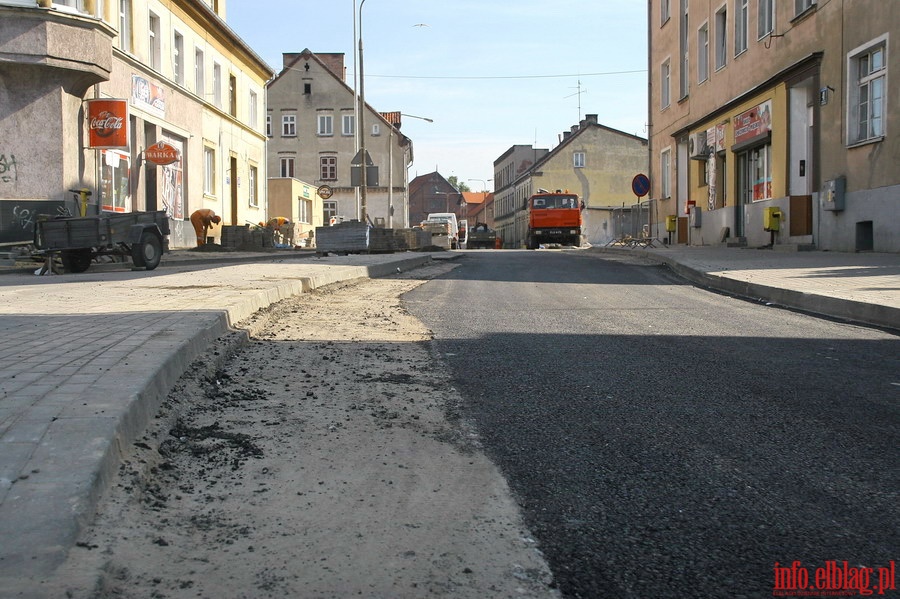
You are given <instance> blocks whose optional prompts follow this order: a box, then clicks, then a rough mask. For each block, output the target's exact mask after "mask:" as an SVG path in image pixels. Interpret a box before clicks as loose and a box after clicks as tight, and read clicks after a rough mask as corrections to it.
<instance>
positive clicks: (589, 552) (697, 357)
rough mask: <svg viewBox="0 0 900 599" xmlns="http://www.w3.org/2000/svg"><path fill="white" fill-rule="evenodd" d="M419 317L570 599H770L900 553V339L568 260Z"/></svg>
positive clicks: (496, 261) (494, 271)
mask: <svg viewBox="0 0 900 599" xmlns="http://www.w3.org/2000/svg"><path fill="white" fill-rule="evenodd" d="M404 300H405V305H406V306H407V307H408V309H409V310H410V311H411V312H412V313H413V314H414V315H415V316H417V317H419V318H421V319H422V320H423V321H424V322H425V324H426V325H427V326H428V327H429V328H431V329H432V330H433V331H434V333H435V344H436V349H437V351H438V353H439V354H440V356H441V357H442V359H444V360H446V363H447V364H448V365H449V367H450V368H451V370H452V373H453V377H454V379H455V383H456V384H457V385H458V388H459V389H460V390H461V391H462V393H463V395H464V397H465V398H466V404H465V405H464V407H463V410H464V417H466V418H469V419H471V420H472V421H473V422H474V424H475V426H476V427H477V429H478V431H479V433H480V435H481V438H482V442H483V443H484V445H485V449H486V451H487V453H488V454H489V455H490V456H491V457H492V458H493V459H494V460H495V461H496V462H497V463H498V465H499V466H500V468H501V469H502V470H503V472H504V474H505V475H506V477H507V479H508V481H509V484H510V486H511V488H512V489H513V491H514V493H515V494H516V496H517V499H518V501H519V502H520V504H521V506H522V508H523V510H524V513H525V517H526V520H527V523H528V525H529V527H530V529H531V531H532V532H533V534H534V535H535V537H536V538H537V540H538V542H539V544H540V547H541V549H542V550H543V551H544V552H545V554H546V556H547V558H548V560H549V562H550V564H551V567H552V568H553V570H554V575H555V577H556V579H557V582H558V583H559V585H560V588H561V590H562V591H563V593H564V594H565V596H567V597H585V598H602V597H615V598H617V599H625V598H635V599H638V598H641V599H643V598H647V597H656V598H666V597H672V598H676V597H677V598H685V597H698V598H700V597H702V598H713V597H723V598H725V597H728V598H739V597H771V596H772V594H773V588H774V570H773V568H774V567H775V564H776V562H778V563H779V564H780V565H788V564H791V563H792V562H794V561H796V560H799V561H800V563H801V564H802V567H803V568H807V569H808V571H809V572H810V579H811V580H812V578H813V573H814V572H815V570H816V569H817V568H821V567H824V566H825V565H826V562H827V561H832V560H837V562H838V563H841V562H842V561H843V560H847V561H848V562H849V563H850V565H851V566H853V565H856V566H859V565H865V566H868V567H873V568H878V567H887V566H889V565H890V562H891V560H896V558H897V555H898V553H900V552H898V549H900V546H898V539H900V534H898V533H900V530H898V522H900V518H898V516H900V513H898V507H897V506H898V502H897V490H898V488H900V485H898V483H900V473H898V464H900V459H898V458H900V452H898V447H900V433H898V430H900V429H898V426H897V425H898V423H900V410H898V403H897V399H898V395H900V338H898V337H897V336H896V335H894V334H891V333H886V332H883V331H879V330H876V329H871V328H865V327H859V326H854V325H848V324H841V323H837V322H832V321H829V320H826V319H820V318H816V317H812V316H808V315H805V314H800V313H796V312H791V311H788V310H782V309H778V308H775V307H767V306H765V305H764V304H760V303H753V302H747V301H744V300H739V299H734V298H731V297H728V296H725V295H720V294H716V293H711V292H708V291H704V290H701V289H698V288H695V287H692V286H690V285H687V284H685V283H684V281H682V280H680V279H678V278H676V277H674V276H672V275H671V274H670V273H669V272H668V270H667V269H666V268H665V267H660V266H648V265H645V264H641V263H639V262H637V261H635V260H633V259H629V258H627V257H624V258H618V259H617V258H615V257H613V256H606V255H603V254H600V255H596V254H594V255H589V254H583V253H582V254H578V253H572V252H562V251H538V252H527V251H509V252H471V253H467V255H465V256H464V257H463V258H462V260H461V265H460V267H459V268H456V269H455V270H453V271H452V272H451V273H449V274H448V275H446V276H444V277H443V278H441V279H436V280H434V281H432V282H430V283H429V284H428V285H425V286H422V287H420V288H418V289H416V290H415V291H413V292H411V293H409V294H407V295H406V296H405V297H404ZM876 583H877V580H876V579H875V575H874V574H873V578H872V580H870V588H872V587H875V585H876ZM891 592H893V593H896V591H891ZM876 594H877V590H876ZM888 596H890V594H888ZM895 596H896V595H895Z"/></svg>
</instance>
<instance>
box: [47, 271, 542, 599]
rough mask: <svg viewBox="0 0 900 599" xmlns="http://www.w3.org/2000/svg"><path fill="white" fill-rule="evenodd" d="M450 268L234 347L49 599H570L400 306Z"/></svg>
mask: <svg viewBox="0 0 900 599" xmlns="http://www.w3.org/2000/svg"><path fill="white" fill-rule="evenodd" d="M450 268H453V265H449V264H436V265H433V266H428V267H424V268H420V269H417V270H415V271H412V272H411V273H404V274H401V275H396V276H394V277H391V278H386V279H377V280H360V281H356V282H354V283H352V284H338V285H334V286H331V287H328V288H325V289H320V290H318V291H316V292H314V293H310V294H305V295H302V296H299V297H296V298H292V299H290V300H286V301H284V302H281V303H279V304H277V305H275V306H273V307H272V308H270V309H268V310H265V311H262V312H260V313H258V314H257V315H255V316H254V317H253V318H251V319H250V320H248V322H246V323H241V327H243V328H245V329H247V330H249V331H250V332H251V336H250V339H249V341H248V342H247V343H246V344H241V343H239V342H238V340H239V339H240V334H235V335H232V336H229V337H228V338H223V339H221V340H220V341H219V343H218V345H217V346H216V347H213V348H211V349H210V351H209V352H208V354H207V355H206V356H205V357H204V358H203V359H201V360H198V361H197V362H196V363H195V364H193V365H192V368H191V371H190V373H189V374H187V375H185V376H184V377H183V378H182V379H181V380H180V381H179V382H178V384H177V386H176V388H175V389H174V390H173V391H172V392H171V394H170V395H169V397H168V398H167V400H166V401H165V404H164V407H163V409H162V411H161V412H160V414H159V415H158V417H157V418H156V419H155V420H154V421H153V423H152V424H151V426H150V428H149V429H148V430H147V432H146V434H145V435H144V436H143V437H142V438H141V439H140V440H139V441H138V442H137V443H135V445H134V447H133V448H131V451H130V453H129V456H128V458H127V460H126V461H124V462H123V464H122V466H121V468H120V470H119V473H118V477H117V479H116V480H115V481H114V482H113V485H112V487H111V489H110V491H109V492H108V493H107V494H106V496H105V497H104V498H103V500H102V502H101V504H100V507H99V509H98V513H97V516H96V519H95V522H94V523H93V525H92V526H90V527H89V528H88V529H86V531H85V532H84V534H83V535H82V536H81V538H80V539H79V541H78V545H77V546H76V547H75V548H74V549H73V550H72V551H71V552H70V557H69V560H68V561H67V562H66V564H65V565H64V566H63V567H62V568H61V569H60V570H59V572H58V576H57V577H56V578H55V579H54V580H52V581H47V582H45V583H44V584H43V585H42V586H41V588H42V589H43V590H44V591H46V592H47V595H46V596H54V597H60V596H67V597H72V598H92V599H100V598H116V597H123V598H124V597H127V598H129V599H140V598H153V599H162V598H171V599H176V598H188V597H190V598H197V597H207V598H216V599H220V598H243V597H247V598H257V597H259V598H262V597H277V598H279V599H282V598H286V597H302V598H307V597H309V598H319V597H323V598H324V597H336V598H337V597H340V598H344V597H349V596H359V597H378V598H381V597H383V598H405V597H411V598H415V597H423V598H425V597H454V598H473V599H474V598H478V599H483V598H486V597H491V598H493V597H497V598H502V597H557V596H558V593H557V592H556V591H555V590H554V588H553V586H554V585H553V583H552V577H551V575H550V572H549V569H548V568H547V565H546V563H545V562H544V560H543V558H542V556H541V554H540V551H539V550H538V548H537V546H536V544H535V542H534V540H533V539H531V537H530V535H529V533H528V531H527V530H526V528H525V527H524V525H523V523H522V520H521V518H520V515H519V511H518V508H517V507H516V505H515V502H514V501H513V500H512V498H511V497H510V493H509V490H508V488H507V486H506V483H505V481H504V480H503V477H502V475H501V474H500V472H499V471H498V469H497V468H496V467H495V466H494V465H493V464H492V463H491V462H490V461H489V460H488V459H487V458H486V457H485V456H484V455H483V454H482V453H481V451H480V450H479V448H478V442H477V436H476V435H475V433H474V432H473V430H472V428H471V427H469V426H467V425H466V423H465V422H464V421H462V420H461V419H460V418H459V411H458V409H457V406H458V404H459V401H460V397H459V395H458V393H457V392H456V391H455V390H454V389H453V388H452V386H451V384H450V382H449V377H448V375H447V373H446V372H445V371H444V370H443V369H442V368H441V366H440V362H439V360H438V359H436V357H435V356H434V355H432V353H431V349H430V345H429V340H430V338H431V335H430V333H429V331H428V330H426V329H425V328H424V326H423V325H422V324H421V323H420V322H419V321H417V320H416V319H414V318H413V317H411V316H410V315H409V314H408V313H407V312H406V311H405V310H404V309H403V306H402V304H401V301H400V299H399V298H400V295H401V294H403V293H405V292H406V291H409V290H410V289H413V288H414V287H416V286H418V285H421V284H422V283H423V282H425V281H426V280H427V279H428V278H433V277H434V276H437V275H439V274H442V273H443V272H446V270H447V269H450ZM245 337H246V335H245Z"/></svg>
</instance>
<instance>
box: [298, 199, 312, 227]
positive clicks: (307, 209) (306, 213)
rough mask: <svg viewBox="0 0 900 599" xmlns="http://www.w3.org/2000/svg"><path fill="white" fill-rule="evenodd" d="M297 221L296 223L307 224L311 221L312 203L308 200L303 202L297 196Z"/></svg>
mask: <svg viewBox="0 0 900 599" xmlns="http://www.w3.org/2000/svg"><path fill="white" fill-rule="evenodd" d="M297 212H298V214H297V220H298V222H301V223H305V224H309V223H311V222H312V221H311V220H310V218H309V217H310V215H311V214H312V202H310V201H309V200H304V199H303V198H301V197H300V196H297Z"/></svg>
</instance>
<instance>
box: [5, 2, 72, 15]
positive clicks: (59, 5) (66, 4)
mask: <svg viewBox="0 0 900 599" xmlns="http://www.w3.org/2000/svg"><path fill="white" fill-rule="evenodd" d="M12 4H17V3H16V2H13V3H12ZM30 6H34V2H31V3H30ZM53 6H54V7H55V8H59V7H61V6H65V7H67V8H71V9H73V10H74V11H76V12H81V13H83V12H84V0H53Z"/></svg>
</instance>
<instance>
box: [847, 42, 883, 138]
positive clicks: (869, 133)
mask: <svg viewBox="0 0 900 599" xmlns="http://www.w3.org/2000/svg"><path fill="white" fill-rule="evenodd" d="M886 49H887V37H886V36H884V37H881V38H879V39H877V40H875V41H873V42H872V43H870V44H868V45H866V46H862V47H860V48H857V49H855V50H853V51H852V52H851V53H850V54H849V55H848V57H847V58H848V60H847V68H848V73H847V80H848V81H849V82H850V103H849V105H848V110H849V115H848V119H847V122H848V127H849V131H848V142H849V143H851V144H853V143H859V142H864V141H868V140H872V139H879V138H881V137H883V136H884V117H885V115H886V114H887V112H886V108H885V103H886V101H887V98H886V97H885V78H886V76H887V53H886Z"/></svg>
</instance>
